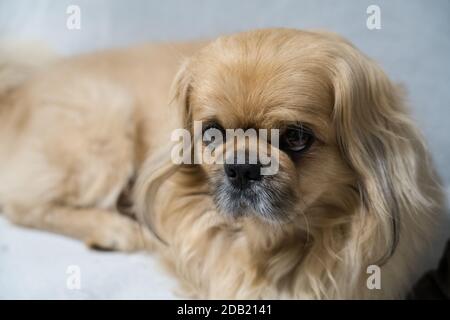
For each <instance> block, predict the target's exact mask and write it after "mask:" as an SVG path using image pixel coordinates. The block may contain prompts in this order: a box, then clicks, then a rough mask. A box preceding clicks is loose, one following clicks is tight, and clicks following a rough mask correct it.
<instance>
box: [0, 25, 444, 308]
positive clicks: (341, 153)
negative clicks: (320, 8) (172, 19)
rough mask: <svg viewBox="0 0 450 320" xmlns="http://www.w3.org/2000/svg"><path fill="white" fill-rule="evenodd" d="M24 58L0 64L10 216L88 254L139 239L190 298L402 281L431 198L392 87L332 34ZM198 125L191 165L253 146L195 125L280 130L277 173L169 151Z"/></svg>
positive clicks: (431, 225) (430, 222) (278, 34)
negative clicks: (177, 135)
mask: <svg viewBox="0 0 450 320" xmlns="http://www.w3.org/2000/svg"><path fill="white" fill-rule="evenodd" d="M13 53H14V52H13ZM41 56H42V55H41ZM25 57H26V58H27V59H20V55H19V54H17V53H14V54H13V59H11V56H10V58H8V59H7V56H6V55H4V57H3V60H5V61H8V63H6V64H4V67H2V69H0V88H1V90H2V91H1V100H0V122H1V126H0V203H1V204H2V206H3V210H4V213H5V215H6V216H7V217H8V218H9V219H10V220H11V221H14V222H16V223H18V224H20V225H24V226H29V227H35V228H41V229H46V230H50V231H53V232H58V233H61V234H65V235H68V236H72V237H76V238H79V239H81V240H83V241H85V242H87V243H88V244H89V245H90V246H93V247H96V248H103V249H117V250H136V249H141V248H144V247H145V246H146V245H148V246H149V247H151V248H152V249H153V250H155V251H156V252H157V253H158V255H159V256H160V257H161V258H162V260H163V261H164V262H165V264H166V265H167V266H168V267H169V269H170V270H172V271H173V272H174V274H175V275H176V277H177V278H178V279H179V280H180V283H181V287H182V289H183V294H184V295H185V296H187V297H194V298H243V299H248V298H252V299H260V298H294V299H297V298H300V299H310V298H318V299H336V298H337V299H342V298H401V297H403V296H404V295H405V294H406V292H407V291H408V289H409V288H410V286H411V285H412V284H413V280H414V278H415V276H416V270H415V268H416V266H417V264H418V263H419V261H420V260H421V259H423V256H424V254H425V251H426V248H427V245H428V244H429V243H430V242H431V241H432V240H433V237H434V236H435V234H436V232H435V230H436V229H435V228H436V223H437V222H438V221H439V219H440V217H441V212H442V209H443V206H444V204H443V193H442V190H441V187H440V184H439V181H438V178H437V177H436V174H435V172H434V169H433V165H432V163H431V160H430V157H429V154H428V151H427V148H426V146H425V144H424V142H423V140H422V137H421V135H420V133H419V132H418V130H417V129H416V127H415V125H414V123H413V122H412V120H411V117H410V116H409V114H408V111H407V109H406V107H405V105H404V101H403V98H402V94H401V90H400V89H399V88H398V87H396V86H395V85H394V84H393V83H392V82H391V81H390V80H389V79H388V78H387V76H386V75H385V74H384V73H383V71H382V70H381V69H380V68H379V67H378V66H377V65H376V63H374V62H373V61H372V60H370V59H369V58H367V57H366V56H365V55H363V54H362V53H361V52H360V51H358V50H357V49H356V48H355V47H353V46H352V45H351V44H350V43H349V42H347V41H346V40H344V39H342V38H341V37H339V36H337V35H334V34H331V33H325V32H305V31H299V30H292V29H268V30H257V31H251V32H244V33H240V34H235V35H231V36H224V37H220V38H218V39H217V40H215V41H213V42H210V43H206V42H205V43H203V42H197V43H179V44H161V45H146V46H142V47H136V48H132V49H125V50H111V51H106V52H100V53H94V54H88V55H83V56H77V57H73V58H66V59H57V58H55V59H44V60H46V61H45V63H44V62H43V63H41V64H39V63H37V62H36V61H38V60H39V56H38V53H35V54H34V55H33V54H31V53H30V52H28V54H27V55H25ZM182 57H183V59H181V58H182ZM41 58H42V57H41ZM29 60H33V61H34V62H35V63H32V64H30V63H29V62H28V63H25V62H26V61H29ZM181 60H183V62H182V63H181ZM24 61H25V62H24ZM180 63H181V68H179V67H180ZM177 69H178V71H177ZM173 78H174V80H173V81H172V79H173ZM169 92H170V99H169V100H170V101H169V103H167V101H166V98H167V97H169ZM168 104H170V105H171V107H168ZM198 123H200V124H201V129H200V131H201V134H202V135H203V139H191V141H190V143H188V144H187V146H188V148H187V150H186V149H184V150H183V152H184V153H185V155H188V156H192V157H191V159H198V158H201V157H202V155H204V151H205V149H206V148H208V147H209V144H210V143H211V142H212V141H213V140H214V142H215V150H214V153H212V155H211V158H212V160H218V158H219V156H223V155H224V154H225V150H226V149H227V150H228V149H231V150H234V151H239V150H240V151H243V152H244V154H246V155H247V154H250V153H253V154H254V153H256V154H257V155H260V152H262V151H261V150H260V149H259V148H256V149H255V145H251V144H250V143H244V144H243V145H242V144H241V145H239V146H238V145H237V143H236V141H235V139H234V138H233V139H228V138H225V139H223V140H216V139H209V140H208V139H205V138H204V135H205V134H207V133H208V132H212V131H214V132H216V133H224V132H226V131H227V130H229V129H242V130H248V129H254V130H255V131H256V130H260V129H267V130H277V132H278V136H277V137H278V138H277V139H276V140H277V141H276V142H277V143H275V141H274V140H271V139H268V141H266V142H268V143H267V144H266V145H267V150H266V151H265V152H267V154H269V155H273V154H276V155H277V157H276V158H274V159H272V158H271V159H272V161H276V164H277V170H276V172H275V173H273V174H269V175H264V174H262V170H263V168H265V165H264V164H262V163H261V162H260V161H259V158H258V157H257V161H256V162H252V163H251V162H250V161H248V159H247V160H244V162H243V163H237V162H236V161H235V158H233V160H232V161H226V162H225V163H224V162H223V161H208V162H199V161H186V162H183V163H179V162H176V161H174V153H176V152H174V150H175V149H174V148H176V146H177V145H179V141H178V142H177V141H175V140H174V139H172V138H173V132H174V130H177V129H185V131H186V132H188V133H191V134H192V135H191V137H192V136H195V134H194V131H195V130H194V129H195V128H194V126H195V124H198ZM253 138H254V139H255V140H256V142H257V143H256V146H259V142H260V141H259V140H262V136H261V135H260V134H257V135H256V136H255V137H253ZM266 140H267V139H266ZM217 141H219V142H220V143H217ZM227 160H228V159H227ZM141 225H142V226H145V228H142V229H140V226H141ZM377 277H379V279H378V280H377V279H376V278H377Z"/></svg>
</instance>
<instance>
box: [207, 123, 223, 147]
mask: <svg viewBox="0 0 450 320" xmlns="http://www.w3.org/2000/svg"><path fill="white" fill-rule="evenodd" d="M212 129H214V130H219V131H220V132H221V133H222V135H224V133H225V129H224V128H223V127H222V126H221V125H220V124H218V123H217V122H215V121H212V122H206V123H204V124H203V127H202V136H203V137H204V139H206V141H205V140H204V143H205V144H206V145H208V144H209V143H211V142H212V141H211V138H210V135H211V134H212ZM209 130H211V131H209Z"/></svg>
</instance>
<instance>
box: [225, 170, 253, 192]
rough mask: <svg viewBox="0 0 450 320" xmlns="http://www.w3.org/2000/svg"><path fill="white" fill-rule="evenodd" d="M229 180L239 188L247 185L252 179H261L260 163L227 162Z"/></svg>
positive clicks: (226, 171)
mask: <svg viewBox="0 0 450 320" xmlns="http://www.w3.org/2000/svg"><path fill="white" fill-rule="evenodd" d="M224 166H225V173H226V175H227V177H228V180H229V181H230V182H231V183H232V184H233V185H234V186H235V187H239V188H245V187H247V185H248V183H249V182H250V181H258V180H261V165H260V164H225V165H224Z"/></svg>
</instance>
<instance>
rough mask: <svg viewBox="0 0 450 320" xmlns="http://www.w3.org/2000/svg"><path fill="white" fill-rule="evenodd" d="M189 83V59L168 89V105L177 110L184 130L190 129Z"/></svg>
mask: <svg viewBox="0 0 450 320" xmlns="http://www.w3.org/2000/svg"><path fill="white" fill-rule="evenodd" d="M191 83H192V76H191V72H190V59H186V60H185V61H184V62H183V63H182V65H181V67H180V69H179V70H178V72H177V74H176V75H175V78H174V80H173V82H172V86H171V88H170V104H171V105H174V106H175V107H176V108H177V111H178V112H179V114H180V117H181V121H182V125H183V127H184V128H185V129H189V128H191V125H192V115H191V108H190V105H189V104H190V101H189V98H190V94H191V90H192V85H191Z"/></svg>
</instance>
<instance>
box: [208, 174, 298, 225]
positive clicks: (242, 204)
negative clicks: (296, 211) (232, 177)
mask: <svg viewBox="0 0 450 320" xmlns="http://www.w3.org/2000/svg"><path fill="white" fill-rule="evenodd" d="M213 199H214V202H215V205H216V207H217V210H218V211H219V213H221V214H223V215H226V216H228V217H231V218H240V217H246V216H247V217H248V216H252V217H258V218H260V219H262V220H263V221H266V222H268V223H284V222H286V221H288V220H289V215H288V212H290V211H291V209H292V207H293V200H292V195H291V194H290V192H289V191H288V190H284V191H283V190H279V189H278V190H277V189H275V188H271V187H270V186H265V185H260V184H258V183H254V184H251V185H250V186H248V187H247V188H245V189H239V188H236V187H234V186H233V185H231V184H230V183H228V182H227V181H223V182H222V183H220V184H218V185H216V186H215V187H214V191H213Z"/></svg>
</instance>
